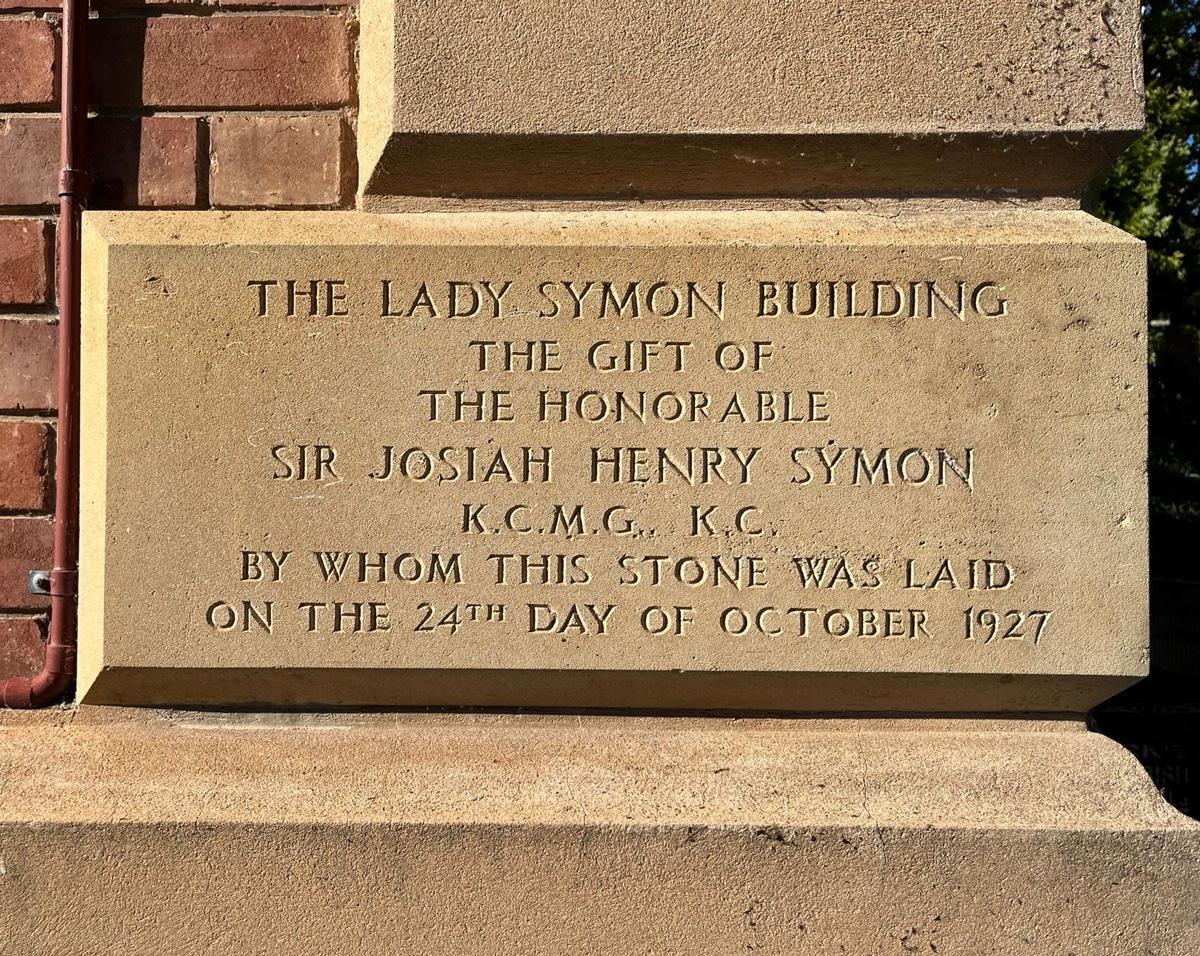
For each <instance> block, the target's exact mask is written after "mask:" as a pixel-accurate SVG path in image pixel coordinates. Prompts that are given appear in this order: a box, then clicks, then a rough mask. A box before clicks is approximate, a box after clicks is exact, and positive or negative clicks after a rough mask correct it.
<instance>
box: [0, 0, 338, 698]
mask: <svg viewBox="0 0 1200 956" xmlns="http://www.w3.org/2000/svg"><path fill="white" fill-rule="evenodd" d="M92 13H93V19H92V20H91V21H90V24H89V27H90V30H89V42H88V53H89V57H90V60H91V62H90V70H89V76H90V83H91V89H90V92H89V102H90V103H91V104H92V107H93V110H92V112H93V118H92V119H91V121H90V124H89V134H90V139H91V143H90V150H91V172H92V175H93V191H92V199H91V202H90V206H91V207H92V208H95V209H147V208H155V209H209V208H219V209H236V208H289V209H300V208H337V207H344V206H350V205H352V204H353V196H354V189H355V179H356V174H355V168H354V142H353V137H354V133H353V129H354V120H355V110H354V105H355V75H354V64H355V59H356V52H355V50H356V37H357V23H356V12H355V8H354V0H343V2H322V0H193V2H180V0H93V11H92ZM59 24H60V16H59V7H58V5H57V4H56V3H54V2H53V0H0V678H3V677H8V676H28V675H30V674H33V673H34V672H36V671H37V670H38V668H39V667H40V666H41V661H42V644H43V642H44V640H45V634H46V620H45V607H46V605H47V603H48V602H47V601H46V600H45V599H41V598H37V597H34V596H32V595H30V594H28V593H27V591H26V587H25V575H26V572H27V571H29V570H30V569H34V568H48V567H50V563H51V556H50V550H51V532H52V523H51V518H50V513H51V511H52V509H53V504H54V489H53V474H54V412H55V407H56V402H57V395H56V394H55V392H56V388H55V380H54V376H55V366H56V358H55V350H56V328H57V327H56V325H55V314H56V304H55V297H54V225H55V224H54V219H55V211H56V203H57V196H56V186H57V178H58V116H57V114H56V113H55V108H56V104H57V100H58V91H57V78H58V73H57V69H58V49H59Z"/></svg>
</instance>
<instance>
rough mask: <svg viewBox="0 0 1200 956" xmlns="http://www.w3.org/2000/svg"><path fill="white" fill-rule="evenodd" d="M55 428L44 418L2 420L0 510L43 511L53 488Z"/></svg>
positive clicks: (48, 503)
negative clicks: (43, 420) (37, 420)
mask: <svg viewBox="0 0 1200 956" xmlns="http://www.w3.org/2000/svg"><path fill="white" fill-rule="evenodd" d="M53 469H54V432H53V430H52V429H51V427H50V426H49V425H47V424H45V423H43V422H33V421H19V420H18V421H11V420H10V421H0V510H5V511H42V510H45V509H46V508H49V507H50V506H51V497H52V495H53V491H54V473H53Z"/></svg>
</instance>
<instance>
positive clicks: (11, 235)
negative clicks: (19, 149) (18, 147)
mask: <svg viewBox="0 0 1200 956" xmlns="http://www.w3.org/2000/svg"><path fill="white" fill-rule="evenodd" d="M0 168H2V167H0ZM53 261H54V259H53V245H52V243H51V229H50V223H48V222H47V221H46V220H44V219H0V305H41V304H43V303H45V302H48V301H50V288H51V286H50V277H51V273H52V272H53Z"/></svg>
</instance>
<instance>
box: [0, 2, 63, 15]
mask: <svg viewBox="0 0 1200 956" xmlns="http://www.w3.org/2000/svg"><path fill="white" fill-rule="evenodd" d="M61 9H62V0H0V13H13V12H15V11H17V10H61Z"/></svg>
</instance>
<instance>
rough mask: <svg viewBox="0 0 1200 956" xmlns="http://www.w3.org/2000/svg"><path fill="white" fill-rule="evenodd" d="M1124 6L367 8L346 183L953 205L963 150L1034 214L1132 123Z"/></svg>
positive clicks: (988, 180)
mask: <svg viewBox="0 0 1200 956" xmlns="http://www.w3.org/2000/svg"><path fill="white" fill-rule="evenodd" d="M1138 9H1139V8H1138V4H1137V3H1136V2H1135V0H1118V2H1112V0H1085V2H1081V3H1073V4H1061V3H1054V2H1051V0H1033V2H1029V0H1002V2H996V3H990V4H963V3H959V2H956V0H936V2H928V3H920V4H914V3H911V2H909V0H873V2H871V3H847V4H842V5H841V6H839V7H837V8H836V9H834V8H831V7H830V6H829V4H828V3H826V2H823V0H789V2H786V3H775V2H769V0H749V2H747V0H737V2H731V0H692V2H688V3H679V4H667V5H658V6H651V7H647V6H646V4H644V3H640V2H637V0H618V2H615V3H608V4H601V5H597V4H589V3H580V2H558V0H554V2H551V0H517V2H513V3H508V4H505V6H504V8H503V10H502V11H497V13H496V15H495V16H479V15H477V12H476V10H475V9H474V8H473V7H471V6H469V5H468V4H466V3H464V2H462V0H451V2H442V0H438V2H433V0H416V2H400V0H364V2H363V4H362V44H361V63H362V66H361V70H360V74H361V76H362V83H361V96H360V98H361V103H362V108H361V112H360V119H359V156H360V162H359V167H360V170H361V177H360V182H361V183H362V184H363V188H364V192H365V193H366V194H368V195H369V196H375V195H379V194H405V195H436V194H439V192H440V194H441V195H466V196H529V197H544V196H561V195H582V194H586V190H584V189H583V188H582V184H584V183H586V184H590V185H591V186H592V187H593V189H594V190H595V187H600V191H593V192H592V196H593V197H595V196H599V195H603V196H610V197H611V196H635V197H636V196H646V195H650V196H659V195H663V196H675V197H678V196H728V195H739V196H742V195H759V196H786V195H795V196H831V197H837V196H844V195H851V196H863V195H876V194H879V195H901V194H903V195H962V190H961V188H960V187H956V185H955V179H956V178H957V176H956V170H955V166H956V165H957V164H958V162H960V161H961V159H958V158H957V157H960V156H962V155H963V154H964V153H965V152H967V151H970V150H971V149H974V150H976V151H978V152H979V154H980V155H979V157H978V160H979V161H977V162H976V163H974V164H973V165H972V170H973V172H974V173H975V177H976V178H975V181H974V182H973V183H972V184H971V186H970V187H969V191H970V192H971V193H974V194H983V193H987V194H990V195H994V196H997V197H1005V198H1009V197H1011V196H1012V195H1013V194H1014V193H1020V194H1026V195H1037V194H1038V191H1039V189H1040V188H1044V186H1045V180H1046V178H1047V177H1046V173H1045V170H1046V169H1054V168H1056V167H1057V169H1056V181H1055V183H1054V190H1055V192H1054V195H1071V194H1078V192H1079V191H1080V190H1081V189H1082V188H1083V186H1084V184H1085V183H1086V181H1087V179H1088V178H1089V177H1090V176H1091V175H1092V174H1093V173H1094V172H1095V171H1096V170H1097V169H1098V168H1101V167H1102V165H1103V164H1104V162H1105V159H1104V156H1105V153H1106V152H1107V154H1108V155H1109V156H1111V155H1112V153H1113V152H1114V151H1115V150H1116V149H1117V148H1118V146H1119V144H1120V143H1121V142H1124V141H1127V139H1128V138H1129V135H1130V133H1131V132H1132V131H1135V130H1137V129H1139V128H1140V127H1141V124H1142V100H1141V97H1142V84H1141V66H1140V43H1139V40H1140V37H1139V31H1138ZM483 50H486V51H487V53H486V55H481V52H480V51H483ZM964 135H967V136H969V137H970V139H969V140H968V141H967V142H966V143H960V142H958V139H959V137H962V136H964ZM764 140H765V142H764ZM947 150H949V152H950V153H951V154H953V155H952V157H951V158H950V159H949V160H948V161H946V160H945V159H944V153H945V152H946V151H947ZM897 154H898V155H897ZM1047 154H1048V155H1047ZM430 159H433V160H435V161H434V162H429V161H428V160H430ZM614 163H615V164H616V167H617V168H616V169H614V168H613V164H614ZM673 169H674V170H677V172H676V174H675V175H674V176H673V177H672V176H671V175H670V172H669V171H670V170H673ZM497 170H499V171H502V172H503V173H504V175H495V172H496V171H497ZM572 171H573V172H574V174H575V175H574V177H572V175H571V172H572ZM845 182H849V184H850V188H849V189H848V191H845V192H843V191H841V187H840V186H839V184H840V183H845Z"/></svg>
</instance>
